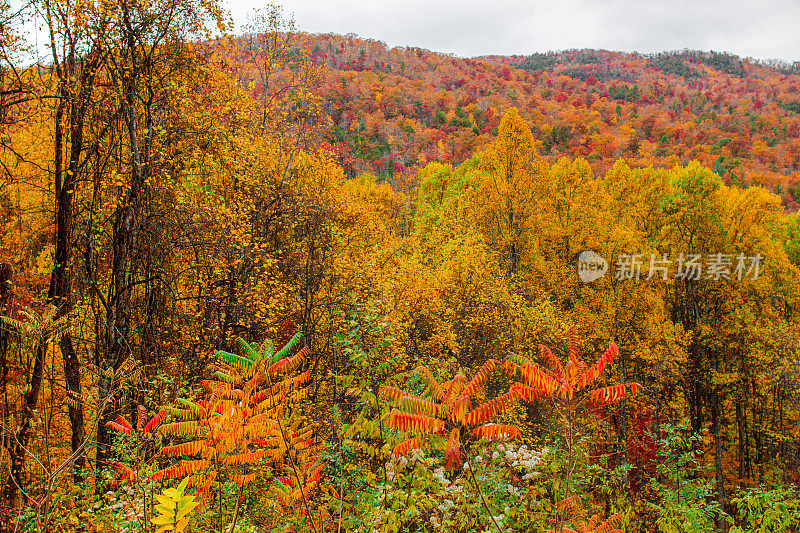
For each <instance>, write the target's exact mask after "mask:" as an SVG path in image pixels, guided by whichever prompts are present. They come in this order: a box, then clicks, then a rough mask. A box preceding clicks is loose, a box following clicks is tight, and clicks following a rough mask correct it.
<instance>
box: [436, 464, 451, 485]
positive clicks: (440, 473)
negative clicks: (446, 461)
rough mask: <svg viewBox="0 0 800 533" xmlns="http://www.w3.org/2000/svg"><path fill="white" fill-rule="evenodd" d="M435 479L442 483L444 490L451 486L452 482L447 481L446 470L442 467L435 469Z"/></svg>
mask: <svg viewBox="0 0 800 533" xmlns="http://www.w3.org/2000/svg"><path fill="white" fill-rule="evenodd" d="M433 478H434V479H435V480H436V481H438V482H439V483H441V485H442V486H443V487H444V488H447V487H448V486H449V485H450V480H449V479H447V476H446V475H445V471H444V468H443V467H441V466H440V467H438V468H434V469H433Z"/></svg>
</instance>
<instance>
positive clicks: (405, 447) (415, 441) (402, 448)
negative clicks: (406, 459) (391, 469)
mask: <svg viewBox="0 0 800 533" xmlns="http://www.w3.org/2000/svg"><path fill="white" fill-rule="evenodd" d="M424 445H425V437H413V438H410V439H406V440H404V441H403V442H401V443H400V444H398V445H397V446H395V447H394V450H392V455H398V456H399V455H406V454H408V452H410V451H411V450H419V449H420V448H422V447H423V446H424Z"/></svg>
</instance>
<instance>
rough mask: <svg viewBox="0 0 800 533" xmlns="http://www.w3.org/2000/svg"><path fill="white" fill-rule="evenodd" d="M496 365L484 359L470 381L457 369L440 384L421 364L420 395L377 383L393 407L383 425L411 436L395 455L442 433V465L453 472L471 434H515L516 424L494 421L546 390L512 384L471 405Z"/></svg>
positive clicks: (494, 436)
mask: <svg viewBox="0 0 800 533" xmlns="http://www.w3.org/2000/svg"><path fill="white" fill-rule="evenodd" d="M498 366H499V363H498V362H497V360H495V359H489V360H488V361H486V362H485V363H484V364H483V365H482V366H481V367H480V368H479V369H478V371H477V372H476V373H475V376H474V377H473V378H472V379H471V380H470V381H469V382H467V380H466V377H465V376H464V375H463V374H461V373H458V374H456V375H455V376H454V377H453V378H452V379H451V380H449V381H446V382H444V383H439V382H438V381H437V380H436V378H434V377H433V374H432V373H431V371H430V369H428V367H426V366H424V365H423V366H420V367H418V368H417V370H416V372H417V373H418V374H419V375H420V377H421V378H422V380H423V381H424V383H425V391H424V392H423V393H422V395H421V396H420V395H416V394H413V393H411V392H407V391H404V390H401V389H399V388H397V387H391V386H384V387H381V389H380V392H379V395H380V396H381V397H383V398H386V399H388V400H390V401H393V402H394V404H395V405H396V408H395V409H393V410H392V411H390V412H389V413H388V414H386V416H385V418H384V420H385V422H386V425H387V426H388V427H390V428H392V429H395V430H397V431H404V432H409V433H413V434H415V435H416V436H414V437H411V438H409V439H406V440H404V441H402V442H401V443H400V444H398V445H397V446H395V448H394V450H393V453H394V455H405V454H406V453H408V452H409V451H410V450H413V449H420V448H423V447H425V446H427V445H428V444H429V443H430V442H431V441H430V437H431V436H433V435H444V436H447V445H446V449H445V459H446V466H447V468H448V469H450V470H453V469H456V468H458V467H459V466H460V465H461V450H462V449H463V447H464V443H465V442H466V440H467V439H469V438H470V437H473V438H484V439H489V440H502V439H509V438H514V437H518V436H519V435H520V430H519V428H518V427H516V426H514V425H510V424H497V423H495V422H494V421H495V420H496V418H497V416H498V415H499V414H500V413H502V412H503V410H505V408H506V407H508V406H510V405H511V404H513V403H515V402H517V401H518V400H520V399H526V400H533V399H534V398H536V397H538V396H542V395H544V394H545V391H544V390H539V389H535V388H533V387H529V386H527V385H524V384H521V383H515V384H514V385H512V386H511V388H510V389H509V390H508V391H506V392H505V393H504V394H501V395H499V396H497V397H496V398H494V399H492V400H487V401H485V402H483V403H482V404H480V405H478V406H474V405H473V401H475V400H476V399H477V398H478V397H479V396H480V394H481V393H482V392H483V390H484V388H485V387H486V382H487V380H488V378H489V375H490V374H491V373H492V372H493V371H494V370H495V369H496V368H498Z"/></svg>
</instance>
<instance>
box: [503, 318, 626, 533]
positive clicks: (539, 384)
mask: <svg viewBox="0 0 800 533" xmlns="http://www.w3.org/2000/svg"><path fill="white" fill-rule="evenodd" d="M566 345H567V350H566V352H567V353H566V363H562V361H561V359H559V358H558V357H556V355H555V354H554V353H553V351H552V350H551V349H550V348H549V347H547V346H545V345H544V344H540V345H539V356H540V359H541V360H542V361H543V362H544V363H545V364H546V365H547V366H541V365H539V364H537V363H536V362H534V361H531V360H530V359H528V358H526V357H522V356H519V355H515V354H511V355H509V356H508V358H507V359H506V361H505V363H504V364H503V371H504V373H505V374H506V375H508V376H509V377H510V378H512V379H514V378H520V379H522V382H523V383H524V385H525V386H527V387H530V388H532V389H533V390H536V391H542V396H544V397H545V398H546V399H549V400H551V403H552V406H553V409H554V411H555V413H556V414H557V416H558V418H559V419H560V420H561V424H562V426H561V431H560V432H559V433H560V437H561V438H563V440H564V446H565V451H566V473H565V480H564V497H563V499H562V500H561V502H562V504H564V502H568V501H570V491H571V480H572V476H573V473H574V471H575V467H576V466H577V464H578V461H577V457H576V445H577V443H578V440H579V438H580V436H581V429H582V428H581V426H580V424H579V418H580V415H581V413H582V412H583V411H584V410H585V409H586V408H587V407H592V406H594V407H599V406H602V405H608V404H614V403H617V402H619V401H620V400H622V399H623V398H626V397H628V396H630V397H636V394H637V392H638V390H639V388H640V385H639V384H638V383H620V384H616V385H608V386H605V387H600V386H598V384H599V379H600V378H601V376H602V375H603V373H604V372H605V370H606V369H607V368H609V367H610V365H611V364H612V363H613V362H614V360H615V359H616V358H617V356H619V348H618V347H617V345H616V343H614V342H612V343H610V344H609V346H608V348H606V350H605V351H604V352H603V354H602V355H601V356H600V357H598V358H597V360H595V361H594V363H592V364H591V365H589V364H587V363H586V362H585V361H584V360H583V357H582V356H581V343H580V340H579V339H578V334H577V333H576V331H575V328H570V329H569V331H568V333H567V339H566ZM512 387H513V386H512ZM565 505H566V504H564V505H560V506H559V507H560V510H559V523H560V526H559V527H560V528H563V527H564V519H565V511H566V507H565Z"/></svg>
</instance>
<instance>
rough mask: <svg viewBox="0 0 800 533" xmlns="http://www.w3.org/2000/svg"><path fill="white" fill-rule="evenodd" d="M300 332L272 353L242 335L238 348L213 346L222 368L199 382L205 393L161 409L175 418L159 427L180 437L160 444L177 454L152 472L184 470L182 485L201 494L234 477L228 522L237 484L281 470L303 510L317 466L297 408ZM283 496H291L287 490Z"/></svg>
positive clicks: (176, 474) (301, 384)
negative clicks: (202, 397)
mask: <svg viewBox="0 0 800 533" xmlns="http://www.w3.org/2000/svg"><path fill="white" fill-rule="evenodd" d="M302 337H303V335H302V333H298V334H296V335H295V336H294V337H293V338H292V339H291V340H290V341H289V342H288V343H287V344H286V346H284V347H283V348H282V349H281V350H279V351H277V352H274V349H273V345H272V343H271V342H270V341H269V340H267V341H265V342H264V343H263V344H260V345H259V344H257V343H253V344H248V343H247V342H246V341H244V340H243V339H241V338H237V339H236V343H237V345H238V346H239V348H240V349H241V351H242V353H243V355H237V354H233V353H229V352H225V351H217V352H216V355H217V357H218V359H219V360H220V363H221V366H222V368H221V369H220V370H219V371H217V372H216V374H215V379H211V380H204V381H202V382H201V384H202V386H203V388H204V389H205V391H206V393H207V399H205V400H198V401H190V400H187V399H183V398H182V399H179V403H180V404H181V407H167V408H166V411H167V413H169V414H170V415H171V416H172V417H175V418H177V419H178V420H176V421H173V422H170V423H167V424H163V425H162V426H161V427H160V431H161V433H163V434H164V435H166V436H173V437H175V438H177V439H180V440H182V441H183V442H180V443H178V444H174V445H170V446H165V447H164V448H162V449H161V454H162V455H163V456H165V457H176V458H178V459H179V460H178V461H177V462H176V463H174V464H172V465H170V466H168V467H166V468H163V469H161V470H159V471H157V472H155V473H154V474H152V476H151V478H152V479H154V480H158V481H166V480H175V479H179V478H182V477H184V476H187V475H191V477H190V478H189V485H190V486H195V487H199V489H198V490H199V492H200V493H202V494H203V495H204V498H205V497H206V496H207V495H208V493H209V491H210V490H211V489H212V488H213V486H214V484H215V482H216V485H217V487H218V488H219V487H222V486H223V485H224V483H225V482H234V483H236V484H237V485H238V486H239V493H238V496H237V500H236V505H235V508H234V510H233V513H232V520H231V522H232V523H233V524H234V525H235V523H236V519H237V517H238V514H239V509H240V504H241V501H242V492H243V489H244V487H245V486H246V485H249V484H251V483H253V482H254V481H256V480H259V482H260V483H262V484H263V483H265V481H266V480H265V479H264V478H271V477H277V476H280V475H282V474H281V472H282V471H283V470H284V469H286V470H288V475H289V476H291V477H294V481H293V486H294V491H290V492H299V494H300V499H302V501H303V504H304V507H305V511H306V513H307V514H308V515H309V516H310V512H309V507H308V501H307V497H308V494H309V492H310V491H312V490H313V489H314V487H316V485H317V484H318V482H319V478H320V471H321V470H320V468H319V467H316V466H315V463H316V456H317V447H316V446H315V444H314V438H313V428H312V426H311V425H310V424H309V423H308V421H307V420H306V419H305V418H304V417H302V416H301V415H300V414H299V412H298V409H297V404H298V402H299V401H300V400H301V399H302V398H304V397H305V393H306V388H305V385H306V383H307V382H308V380H309V378H310V375H311V370H310V369H309V370H306V371H305V372H298V370H299V367H300V365H301V364H302V363H303V361H304V360H305V358H306V356H307V355H308V354H309V349H308V347H307V346H304V347H303V348H302V349H300V350H298V351H297V352H296V353H294V354H293V355H292V351H293V350H294V348H295V347H296V345H297V344H298V343H299V341H300V340H301V339H302ZM279 485H280V486H282V487H285V486H286V483H281V484H279ZM220 496H221V494H220ZM286 496H287V497H288V498H289V499H291V494H287V495H286ZM281 499H284V500H285V499H286V498H281ZM220 519H222V517H220Z"/></svg>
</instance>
